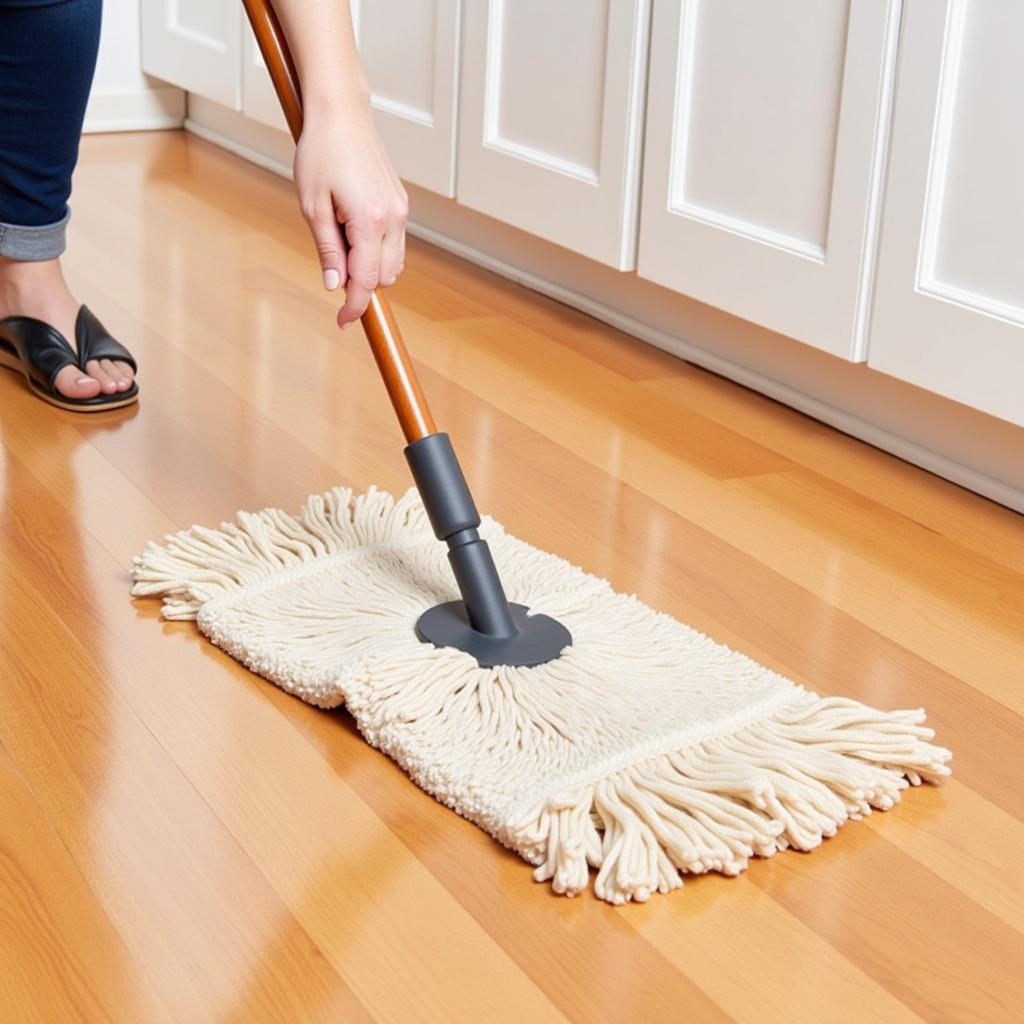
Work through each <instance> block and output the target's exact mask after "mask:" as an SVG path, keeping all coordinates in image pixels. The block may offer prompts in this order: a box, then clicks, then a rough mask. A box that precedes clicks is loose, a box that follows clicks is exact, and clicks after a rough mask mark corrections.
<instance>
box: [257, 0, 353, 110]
mask: <svg viewBox="0 0 1024 1024" xmlns="http://www.w3.org/2000/svg"><path fill="white" fill-rule="evenodd" d="M274 10H275V11H276V12H277V15H278V17H279V18H280V20H281V26H282V28H283V29H284V33H285V36H286V37H287V39H288V44H289V47H290V48H291V51H292V55H293V57H294V58H295V66H296V70H297V71H298V73H299V83H300V84H301V86H302V105H303V109H304V114H305V116H306V118H319V117H320V116H327V117H338V116H344V115H345V114H348V113H360V114H361V113H364V112H366V111H368V108H369V101H370V89H369V86H368V85H367V82H366V76H365V75H364V74H363V69H362V65H361V64H360V63H359V53H358V50H357V49H356V40H355V33H354V31H353V29H352V15H351V11H350V9H349V0H274Z"/></svg>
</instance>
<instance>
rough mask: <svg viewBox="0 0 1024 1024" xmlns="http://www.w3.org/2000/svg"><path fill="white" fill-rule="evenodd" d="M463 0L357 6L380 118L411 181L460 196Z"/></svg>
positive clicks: (394, 0) (380, 0)
mask: <svg viewBox="0 0 1024 1024" xmlns="http://www.w3.org/2000/svg"><path fill="white" fill-rule="evenodd" d="M460 6H461V5H460V2H459V0H352V18H353V22H354V25H355V31H356V39H357V41H358V43H359V56H360V59H361V60H362V63H363V67H364V68H365V70H366V77H367V78H368V79H369V82H370V89H371V91H372V93H373V116H374V122H375V123H376V125H377V130H378V131H379V132H380V135H381V138H382V139H383V140H384V144H385V145H386V146H387V149H388V152H389V153H390V154H391V159H392V160H393V161H394V164H395V169H396V170H397V171H398V173H399V175H400V176H401V177H402V178H404V179H405V180H406V181H410V182H412V183H413V184H415V185H421V186H422V187H423V188H427V189H430V190H431V191H432V192H439V193H441V195H445V196H453V195H455V123H456V114H455V111H456V101H457V95H458V81H459V73H458V67H459V14H460V10H459V9H460Z"/></svg>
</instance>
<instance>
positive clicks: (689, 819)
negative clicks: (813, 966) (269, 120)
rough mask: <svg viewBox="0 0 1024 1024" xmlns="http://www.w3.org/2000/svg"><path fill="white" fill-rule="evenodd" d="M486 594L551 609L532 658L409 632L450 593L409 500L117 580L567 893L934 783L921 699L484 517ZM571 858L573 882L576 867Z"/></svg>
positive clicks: (174, 542)
mask: <svg viewBox="0 0 1024 1024" xmlns="http://www.w3.org/2000/svg"><path fill="white" fill-rule="evenodd" d="M480 535H481V537H482V539H483V540H485V541H486V542H487V544H488V545H489V547H490V549H491V550H492V551H493V553H494V559H495V561H496V562H497V564H498V565H499V566H500V567H501V576H502V581H503V583H504V586H505V590H506V592H507V595H508V598H509V600H510V601H512V602H522V603H523V604H528V605H529V606H530V611H531V614H534V613H542V614H545V615H548V616H552V617H554V618H556V619H558V620H559V621H560V622H561V623H563V624H564V625H565V626H566V627H567V628H568V630H569V632H570V633H571V634H572V643H571V646H568V647H566V649H565V650H564V651H563V652H562V653H561V656H560V657H557V658H555V659H554V660H550V661H548V662H546V663H545V664H542V665H536V666H533V667H518V666H509V665H499V666H496V667H493V668H484V667H481V666H480V664H479V663H478V660H477V659H476V658H474V657H473V656H472V655H471V654H469V653H466V652H465V651H462V650H458V649H455V648H453V647H435V646H434V645H432V644H430V643H424V642H422V641H421V639H419V638H418V637H417V635H416V632H415V630H414V626H415V623H416V621H417V617H418V616H419V615H420V613H421V612H422V611H423V609H424V608H426V607H428V606H431V605H434V604H436V603H437V602H441V601H447V600H452V599H456V598H458V596H459V595H458V591H457V590H456V589H455V585H454V582H453V579H452V573H451V569H450V567H449V563H448V560H447V559H446V557H445V550H444V547H443V545H439V544H438V542H437V540H436V539H435V535H434V533H433V532H432V530H431V523H430V521H429V519H428V516H427V514H426V513H425V511H424V507H423V505H422V504H421V500H420V497H419V494H418V493H417V492H416V491H409V492H408V493H407V494H406V495H405V496H404V497H402V498H400V499H398V500H396V499H395V498H393V497H392V496H391V495H389V494H387V493H385V492H383V491H379V490H375V489H371V490H370V491H368V492H367V493H365V494H359V495H356V494H353V493H352V492H351V491H350V490H347V489H342V488H335V489H333V490H331V491H329V492H327V493H326V494H323V495H314V496H312V497H310V498H309V499H308V500H307V501H306V503H305V504H304V506H303V508H302V509H301V511H300V512H299V513H298V515H295V516H293V515H289V514H286V513H284V512H282V511H280V510H277V509H266V510H264V511H262V512H257V513H244V512H243V513H240V514H239V515H238V517H237V519H236V521H235V522H234V523H225V524H222V525H221V526H220V527H219V528H217V529H209V528H204V527H200V526H194V527H192V528H191V529H189V530H185V531H182V532H180V533H176V534H173V535H171V536H169V537H167V538H166V540H165V542H164V543H163V544H161V545H157V544H150V545H149V546H148V547H147V549H146V551H145V552H144V553H143V554H142V555H141V556H140V557H138V558H136V560H135V566H134V571H133V585H132V593H133V594H134V595H135V596H140V597H147V596H151V597H160V598H162V600H163V615H164V617H165V618H168V619H179V620H180V619H185V620H195V622H196V624H197V626H198V628H199V629H200V630H201V631H202V632H203V633H204V634H205V635H206V636H207V637H208V638H209V639H210V640H211V641H212V642H213V643H215V644H216V645H217V646H218V647H221V648H222V649H223V650H225V651H226V652H228V653H229V654H230V655H232V656H233V657H234V658H236V659H237V660H238V661H240V662H241V663H242V664H244V665H246V666H247V667H248V668H250V669H251V670H252V671H254V672H257V673H259V674H260V675H262V676H264V677H266V678H267V679H269V680H271V681H272V682H274V683H276V684H277V685H278V686H280V687H282V688H283V689H284V690H286V691H288V692H289V693H291V694H294V695H295V696H297V697H300V698H301V699H303V700H305V701H308V702H309V703H311V704H314V705H316V706H318V707H322V708H332V707H338V706H340V705H342V704H344V705H346V706H347V707H348V710H349V711H350V712H351V714H352V715H353V716H354V718H355V720H356V722H357V724H358V727H359V729H360V731H361V733H362V735H363V736H364V737H365V738H366V739H367V741H368V742H369V743H371V744H372V745H373V746H374V747H377V748H378V749H380V750H382V751H384V752H385V753H386V754H388V755H389V756H391V757H392V758H394V759H395V760H396V761H397V762H398V763H399V764H400V765H401V766H402V767H403V768H404V769H405V771H406V772H408V774H409V775H410V776H411V777H412V778H413V779H414V780H415V781H416V782H417V783H418V784H419V785H420V786H421V787H422V788H423V789H425V790H426V791H427V792H429V793H431V794H432V795H433V796H434V797H436V798H437V799H438V800H440V801H441V802H443V803H445V804H447V805H448V806H449V807H451V808H453V809H454V810H455V811H457V812H458V813H459V814H461V815H463V816H464V817H466V818H468V819H469V820H470V821H473V822H475V823H476V824H477V825H479V826H480V827H481V828H483V829H485V830H486V831H487V832H489V833H490V834H491V835H493V836H494V837H495V838H496V839H498V840H500V841H501V842H502V843H504V844H505V845H506V846H508V847H510V848H511V849H513V850H515V851H516V852H517V853H519V854H520V855H521V856H522V857H523V858H524V859H525V860H527V861H529V862H530V863H531V864H532V865H534V866H535V871H534V876H535V877H536V878H537V879H538V880H539V881H548V882H550V883H551V886H552V888H553V889H554V890H555V891H556V892H558V893H565V894H566V895H574V894H576V893H579V892H581V891H583V890H584V889H586V888H587V886H588V885H589V884H590V879H591V877H593V879H594V883H593V884H594V889H595V891H596V893H597V895H598V896H600V897H601V898H602V899H605V900H607V901H609V902H611V903H624V902H626V901H629V900H638V901H642V900H646V899H648V898H649V897H650V896H651V895H652V894H653V893H656V892H661V893H664V892H669V891H670V890H673V889H676V888H678V887H679V886H680V885H681V884H682V876H684V875H686V874H701V873H704V872H709V871H717V872H721V873H724V874H727V875H735V874H738V873H739V872H741V871H742V870H743V869H744V868H745V867H746V866H747V863H748V862H749V860H750V859H751V858H752V857H755V856H759V857H768V856H771V855H773V854H774V853H777V852H779V851H781V850H785V849H786V848H787V847H793V848H795V849H798V850H811V849H813V848H814V847H816V846H818V845H819V844H820V843H821V841H822V840H823V839H824V838H826V837H828V836H831V835H833V834H834V833H835V831H836V829H838V828H839V826H841V825H842V824H843V823H844V822H846V821H847V820H851V819H854V820H855V819H858V818H862V817H864V816H865V815H867V814H870V813H871V811H872V809H878V810H888V809H890V808H891V807H893V806H894V804H896V802H897V801H898V800H899V799H900V795H901V793H902V791H903V790H904V789H906V788H907V787H908V786H909V785H918V784H920V783H921V782H937V781H938V780H939V779H941V778H942V777H943V776H946V775H948V774H949V767H948V765H947V762H948V761H949V759H950V753H949V751H948V750H945V749H943V748H942V747H938V746H935V745H933V744H932V743H931V740H932V738H933V732H932V730H931V729H929V728H928V727H926V726H925V725H924V712H923V711H921V710H910V711H878V710H875V709H874V708H871V707H868V706H866V705H864V704H860V703H858V702H856V701H852V700H846V699H843V698H839V697H820V696H818V695H817V694H815V693H812V692H809V691H808V690H806V689H804V688H803V687H801V686H798V685H797V684H795V683H793V682H792V681H790V680H788V679H786V678H784V677H782V676H780V675H778V674H777V673H775V672H772V671H770V670H769V669H767V668H765V667H763V666H761V665H758V664H757V663H756V662H754V661H752V660H750V659H749V658H747V657H745V656H744V655H742V654H739V653H737V652H735V651H732V650H730V649H728V648H726V647H723V646H721V645H719V644H716V643H714V642H713V641H712V640H710V639H709V638H708V637H706V636H704V635H702V634H701V633H699V632H697V631H696V630H694V629H691V628H690V627H688V626H686V625H683V624H682V623H680V622H677V621H676V620H674V619H672V618H670V617H669V616H667V615H664V614H661V613H659V612H656V611H654V610H652V609H651V608H648V607H647V606H646V605H644V604H642V603H641V602H640V601H638V600H637V599H636V598H635V597H633V596H627V595H623V594H618V593H616V592H615V591H614V590H613V589H612V588H611V586H610V585H609V584H608V583H607V582H606V581H604V580H601V579H598V578H597V577H594V576H591V575H588V574H587V573H585V572H584V571H582V570H581V569H579V568H576V567H575V566H572V565H570V564H569V563H567V562H565V561H563V560H562V559H560V558H558V557H556V556H555V555H552V554H548V553H546V552H544V551H541V550H539V549H537V548H534V547H532V546H530V545H529V544H526V543H525V542H523V541H521V540H518V539H517V538H515V537H513V536H511V535H509V534H507V533H506V532H505V531H504V530H503V529H502V528H501V526H500V525H499V524H498V523H496V522H494V521H493V520H490V519H486V518H485V519H484V520H483V522H482V524H481V526H480ZM591 869H593V870H594V872H595V874H594V875H593V876H592V873H591Z"/></svg>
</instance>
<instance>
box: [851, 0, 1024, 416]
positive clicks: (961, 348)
mask: <svg viewBox="0 0 1024 1024" xmlns="http://www.w3.org/2000/svg"><path fill="white" fill-rule="evenodd" d="M1022 38H1024V7H1021V6H1020V5H1017V4H1008V3H1004V2H1001V0H971V2H970V3H968V2H966V0H915V2H910V3H908V9H907V16H906V24H905V29H904V41H903V44H902V48H901V54H902V55H901V64H900V78H899V86H898V92H897V97H898V98H897V105H896V113H895V120H894V124H893V142H892V154H891V158H890V168H889V182H888V188H887V194H886V214H885V222H884V228H883V233H882V247H881V253H880V257H879V267H878V289H877V295H876V298H875V309H874V317H873V320H872V332H871V349H870V355H869V359H868V362H869V364H870V365H871V366H872V367H875V368H876V369H879V370H882V371H884V372H886V373H890V374H892V375H894V376H896V377H900V378H902V379H904V380H907V381H910V382H911V383H914V384H918V385H920V386H921V387H925V388H928V389H929V390H932V391H936V392H938V393H939V394H942V395H946V396H947V397H949V398H953V399H955V400H957V401H960V402H963V403H965V404H967V405H970V406H973V407H974V408H976V409H981V410H983V411H985V412H988V413H991V414H993V415H995V416H999V417H1002V418H1003V419H1006V420H1009V421H1010V422H1012V423H1018V424H1021V425H1024V202H1022V201H1021V190H1022V184H1021V183H1022V182H1024V119H1022V118H1021V114H1020V97H1021V96H1022V95H1024V64H1022V63H1021V60H1020V40H1021V39H1022Z"/></svg>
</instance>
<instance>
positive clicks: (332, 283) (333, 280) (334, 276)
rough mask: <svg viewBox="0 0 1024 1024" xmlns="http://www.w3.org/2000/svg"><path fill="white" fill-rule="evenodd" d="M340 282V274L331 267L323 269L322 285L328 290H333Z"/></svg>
mask: <svg viewBox="0 0 1024 1024" xmlns="http://www.w3.org/2000/svg"><path fill="white" fill-rule="evenodd" d="M340 284H341V274H339V273H338V272H337V271H336V270H335V269H334V268H333V267H330V268H328V269H327V270H325V271H324V287H325V288H326V289H327V290H328V291H329V292H333V291H334V290H335V289H336V288H337V287H338V285H340Z"/></svg>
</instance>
